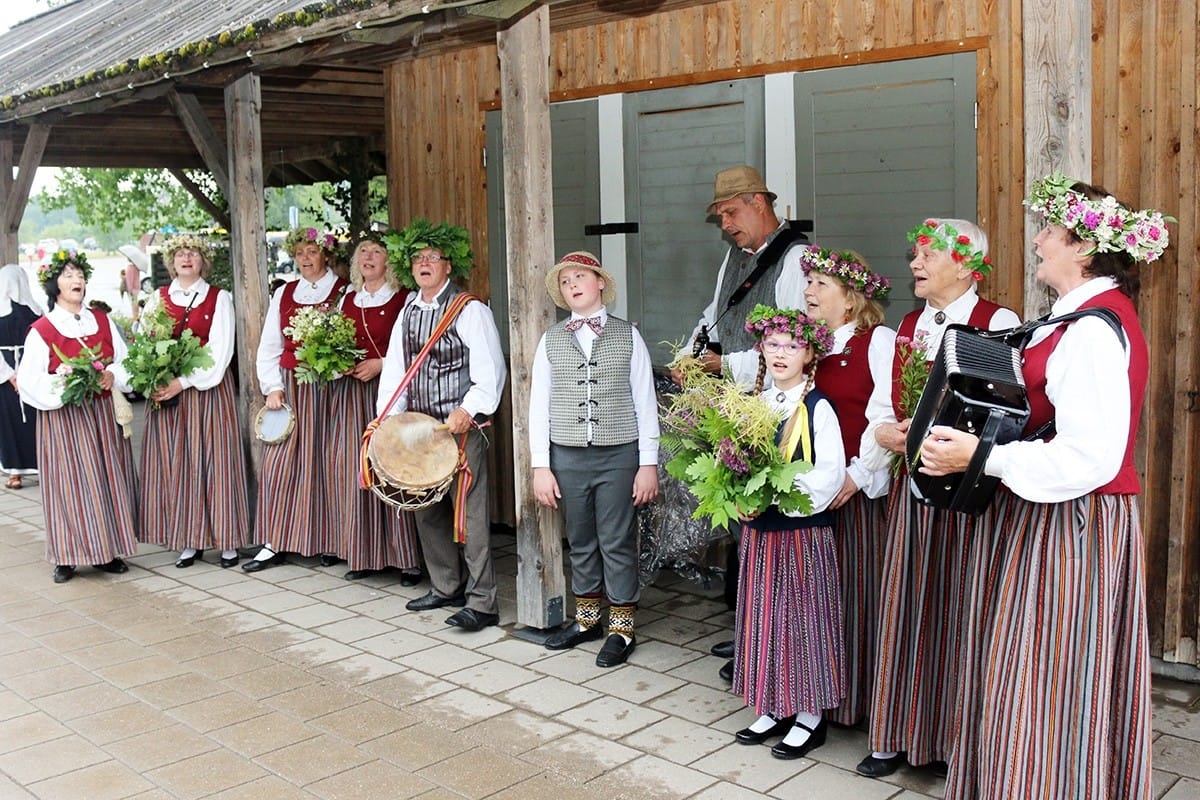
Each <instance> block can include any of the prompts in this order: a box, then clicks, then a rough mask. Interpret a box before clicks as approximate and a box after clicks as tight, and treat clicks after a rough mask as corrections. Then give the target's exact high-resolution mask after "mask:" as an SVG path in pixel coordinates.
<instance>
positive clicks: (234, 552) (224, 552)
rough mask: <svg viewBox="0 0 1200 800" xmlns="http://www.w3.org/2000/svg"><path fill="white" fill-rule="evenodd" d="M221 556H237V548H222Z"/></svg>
mask: <svg viewBox="0 0 1200 800" xmlns="http://www.w3.org/2000/svg"><path fill="white" fill-rule="evenodd" d="M221 558H237V550H222V551H221Z"/></svg>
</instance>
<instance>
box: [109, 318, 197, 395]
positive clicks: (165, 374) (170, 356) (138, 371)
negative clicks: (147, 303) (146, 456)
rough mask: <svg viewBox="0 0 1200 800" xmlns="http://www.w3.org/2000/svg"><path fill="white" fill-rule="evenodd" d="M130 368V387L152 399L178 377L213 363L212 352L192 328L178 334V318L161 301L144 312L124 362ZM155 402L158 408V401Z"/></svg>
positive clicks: (127, 368) (126, 367)
mask: <svg viewBox="0 0 1200 800" xmlns="http://www.w3.org/2000/svg"><path fill="white" fill-rule="evenodd" d="M121 363H122V364H124V366H125V369H126V370H128V371H129V386H130V388H131V389H133V391H135V392H138V393H140V394H143V395H145V396H146V397H147V398H149V397H150V396H151V395H152V394H154V390H155V389H158V388H160V387H162V386H166V385H167V384H168V383H170V382H171V381H172V380H173V379H175V378H180V377H187V376H188V375H191V374H192V373H193V372H195V371H196V370H198V369H207V368H208V367H211V366H212V365H213V363H214V362H213V357H212V351H211V350H209V348H208V346H207V345H204V344H201V343H200V339H199V338H197V336H196V334H194V333H193V332H192V331H191V330H188V329H184V331H183V333H181V334H180V335H179V337H178V338H176V336H175V319H174V318H173V317H172V316H171V315H170V313H168V312H167V308H166V306H164V305H162V304H161V303H159V304H156V305H154V306H153V307H152V308H151V309H150V310H149V311H147V312H146V313H144V314H142V316H141V319H140V320H139V323H138V331H137V333H135V334H134V335H133V339H132V340H131V341H130V342H129V353H128V355H126V356H125V360H124V361H123V362H121ZM151 402H152V403H153V407H154V408H158V407H159V404H158V403H157V402H154V401H153V400H151Z"/></svg>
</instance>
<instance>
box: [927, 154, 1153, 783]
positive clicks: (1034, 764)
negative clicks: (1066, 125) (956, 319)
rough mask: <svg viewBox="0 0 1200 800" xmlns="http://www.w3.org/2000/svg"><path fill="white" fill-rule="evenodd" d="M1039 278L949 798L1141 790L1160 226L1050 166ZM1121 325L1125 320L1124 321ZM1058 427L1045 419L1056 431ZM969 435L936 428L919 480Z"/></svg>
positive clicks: (1039, 195) (997, 463)
mask: <svg viewBox="0 0 1200 800" xmlns="http://www.w3.org/2000/svg"><path fill="white" fill-rule="evenodd" d="M1026 203H1027V204H1028V205H1029V206H1030V208H1031V209H1032V210H1033V211H1034V212H1036V213H1038V214H1040V215H1041V217H1042V219H1043V220H1044V221H1045V227H1044V228H1043V229H1042V230H1041V232H1040V233H1038V235H1037V236H1036V237H1035V238H1034V247H1035V250H1036V252H1037V255H1038V258H1039V259H1040V261H1039V263H1038V265H1037V277H1038V280H1040V281H1042V282H1043V283H1045V284H1046V285H1047V286H1049V287H1050V288H1051V289H1053V290H1054V292H1055V293H1056V294H1057V296H1058V299H1057V300H1056V301H1055V302H1054V305H1053V306H1052V308H1051V317H1056V316H1062V315H1064V314H1068V313H1070V312H1074V311H1080V310H1088V309H1106V310H1107V311H1108V312H1111V313H1113V314H1115V316H1116V320H1112V321H1111V322H1110V321H1106V320H1104V319H1102V318H1100V317H1098V316H1084V317H1082V318H1079V319H1075V320H1074V321H1070V322H1066V323H1062V324H1059V325H1046V326H1043V327H1040V328H1038V329H1037V330H1036V331H1035V332H1034V333H1033V336H1032V338H1031V339H1030V342H1029V345H1028V346H1027V347H1026V348H1025V352H1024V361H1023V365H1022V373H1023V375H1024V378H1025V388H1026V391H1027V393H1028V397H1029V404H1030V408H1031V412H1032V413H1031V415H1030V418H1029V421H1028V424H1027V427H1026V432H1027V434H1032V436H1036V437H1037V438H1035V439H1033V440H1021V441H1016V442H1011V443H1009V444H1003V445H997V446H995V447H993V448H992V450H991V451H990V452H989V453H988V454H987V455H986V462H985V466H984V471H985V473H986V474H987V475H991V476H994V477H997V478H1000V479H1001V481H1002V488H1001V490H1000V492H999V493H998V494H997V497H996V500H995V501H994V502H993V505H992V507H991V508H990V509H989V510H988V511H987V512H986V513H985V514H984V516H983V517H982V521H981V523H980V529H981V532H980V536H981V538H984V539H985V540H987V541H989V542H990V543H991V544H992V546H993V548H994V550H993V553H994V555H993V558H992V560H991V568H990V571H989V574H988V578H989V580H987V581H986V582H983V581H981V582H978V583H977V584H976V586H975V587H974V589H975V619H976V620H977V622H978V631H977V635H978V638H979V640H980V642H981V648H980V652H979V657H978V658H977V659H975V660H973V661H970V662H967V663H966V664H964V668H966V669H970V670H973V671H975V672H976V673H977V674H975V675H974V680H973V681H972V682H971V684H970V685H971V686H973V687H974V689H975V691H974V692H972V694H971V695H970V696H968V697H967V698H965V701H966V702H965V707H964V715H963V735H962V736H961V737H960V741H959V743H958V746H957V747H956V749H955V751H954V752H953V754H952V758H951V761H950V770H949V775H948V777H947V784H946V797H947V798H964V799H965V798H983V800H989V799H990V798H997V799H998V798H1009V797H1022V798H1030V800H1050V798H1063V797H1070V798H1077V799H1078V800H1101V799H1102V798H1103V799H1104V800H1124V798H1139V799H1140V798H1149V797H1151V796H1152V795H1151V771H1150V708H1151V706H1150V663H1149V661H1150V659H1149V643H1148V640H1147V632H1146V585H1145V565H1144V562H1143V543H1142V533H1141V527H1140V524H1139V518H1138V505H1137V494H1138V493H1139V492H1140V491H1141V487H1140V484H1139V480H1138V476H1137V470H1136V468H1135V466H1134V463H1133V456H1134V442H1135V441H1136V439H1137V427H1138V419H1139V417H1140V415H1141V410H1142V400H1143V397H1144V394H1145V389H1146V379H1147V373H1148V370H1149V358H1148V353H1147V348H1146V341H1145V338H1144V336H1143V334H1142V330H1141V325H1140V323H1139V322H1138V316H1137V311H1136V309H1135V307H1134V304H1133V299H1134V298H1135V297H1136V296H1137V291H1138V274H1137V269H1136V263H1137V262H1138V261H1145V262H1152V261H1154V260H1156V259H1157V258H1158V257H1159V256H1160V255H1161V254H1162V252H1163V250H1165V249H1166V247H1167V242H1168V233H1167V228H1166V225H1165V218H1164V217H1163V215H1162V214H1160V213H1159V212H1157V211H1153V210H1144V211H1133V210H1131V209H1130V208H1128V207H1127V206H1125V205H1123V204H1121V203H1119V202H1118V201H1117V200H1116V199H1115V198H1114V197H1112V196H1111V195H1109V194H1108V192H1106V191H1105V190H1104V189H1102V188H1100V187H1096V186H1091V185H1089V184H1086V183H1082V182H1077V181H1074V180H1072V179H1070V178H1065V177H1063V176H1062V175H1059V174H1055V175H1051V176H1049V177H1047V178H1043V179H1042V180H1040V181H1037V182H1036V183H1035V184H1034V186H1033V190H1032V192H1031V196H1030V198H1029V199H1028V200H1027V201H1026ZM1118 323H1119V324H1118ZM1051 426H1052V427H1051ZM978 443H979V442H978V439H977V438H976V437H975V436H972V435H970V434H966V433H963V432H960V431H957V430H954V429H952V428H948V427H934V428H933V429H932V430H931V431H930V436H929V437H927V438H926V440H925V441H924V443H923V444H922V446H921V452H920V463H921V470H922V471H923V472H927V473H928V474H931V475H943V474H949V473H955V472H962V471H963V470H964V469H966V464H967V463H968V461H969V460H970V458H971V456H972V455H973V454H974V453H975V451H976V449H977V447H978Z"/></svg>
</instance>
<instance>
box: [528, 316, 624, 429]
mask: <svg viewBox="0 0 1200 800" xmlns="http://www.w3.org/2000/svg"><path fill="white" fill-rule="evenodd" d="M566 325H567V321H566V320H563V321H561V322H559V323H558V324H557V325H555V326H554V327H552V328H550V330H548V331H546V357H547V358H549V359H550V368H551V374H552V379H551V380H552V383H551V388H550V441H552V442H554V443H555V444H558V445H563V446H566V447H586V446H587V445H588V444H589V442H588V422H589V421H590V422H591V424H592V439H591V442H590V444H594V445H600V446H609V445H616V444H628V443H629V442H634V441H637V438H638V427H637V415H636V414H635V413H634V407H633V393H632V391H631V390H630V388H629V362H630V359H631V358H632V356H633V327H632V326H631V325H630V324H629V323H628V322H626V321H625V320H623V319H620V318H619V317H614V316H613V315H611V314H609V315H608V323H607V324H606V325H605V326H604V333H602V334H600V336H598V337H597V338H596V340H595V341H594V342H592V355H591V358H585V357H584V355H583V350H581V349H580V348H579V342H578V341H577V340H576V338H575V334H574V333H568V332H567V329H566Z"/></svg>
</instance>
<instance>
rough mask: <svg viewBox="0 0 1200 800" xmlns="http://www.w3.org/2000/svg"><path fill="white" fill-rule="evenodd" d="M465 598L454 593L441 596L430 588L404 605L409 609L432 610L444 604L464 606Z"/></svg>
mask: <svg viewBox="0 0 1200 800" xmlns="http://www.w3.org/2000/svg"><path fill="white" fill-rule="evenodd" d="M466 604H467V598H466V596H465V595H462V594H456V595H454V597H442V596H441V595H440V594H438V593H437V592H435V591H433V590H432V589H430V590H429V591H428V592H426V593H425V594H423V595H421V596H420V597H418V598H417V599H416V600H409V601H408V602H407V603H405V604H404V607H405V608H407V609H408V610H409V611H432V610H433V609H435V608H442V607H444V606H458V607H461V606H465V605H466Z"/></svg>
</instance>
